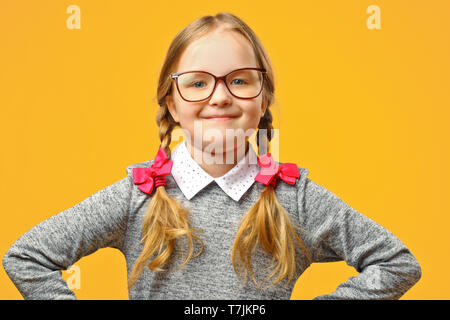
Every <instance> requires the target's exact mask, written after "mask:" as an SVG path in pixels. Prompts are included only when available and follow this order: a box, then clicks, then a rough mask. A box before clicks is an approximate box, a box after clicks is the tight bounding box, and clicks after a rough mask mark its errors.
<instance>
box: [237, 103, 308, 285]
mask: <svg viewBox="0 0 450 320" xmlns="http://www.w3.org/2000/svg"><path fill="white" fill-rule="evenodd" d="M258 129H259V130H265V131H266V132H265V134H260V132H259V130H258V133H257V136H256V143H257V145H258V154H259V155H262V154H265V153H267V152H268V148H267V147H268V146H269V142H270V140H271V139H272V129H273V126H272V113H271V112H270V110H269V109H268V108H267V109H266V112H265V113H264V116H263V117H262V118H261V120H260V122H259V124H258ZM262 133H264V132H262ZM295 241H296V242H297V243H299V244H300V246H301V247H302V248H303V250H304V252H305V253H306V258H307V259H308V261H309V263H311V258H310V255H309V252H308V250H307V248H306V247H305V245H304V244H303V242H302V240H301V238H300V237H299V236H298V235H297V233H296V230H295V224H293V223H292V221H291V219H290V217H289V214H288V212H287V211H286V210H285V209H284V208H283V207H282V205H281V204H280V202H279V201H278V199H277V197H276V194H275V190H274V187H273V186H271V185H267V186H266V187H265V188H264V190H263V191H262V193H261V195H260V197H259V198H258V200H257V201H256V203H255V204H254V205H253V206H252V207H251V208H250V210H249V211H248V212H247V213H246V214H245V215H244V216H243V217H242V219H241V222H240V225H239V229H238V231H237V234H236V238H235V241H234V244H233V249H232V264H233V268H234V270H235V272H236V273H238V274H239V275H240V276H242V277H243V278H244V279H245V280H246V279H247V276H248V274H249V275H250V276H251V278H252V280H253V282H254V283H255V284H256V285H257V286H258V288H260V289H261V286H260V285H259V284H258V283H257V281H256V278H255V276H254V274H253V270H252V267H251V253H252V251H253V250H254V248H255V247H256V246H257V245H258V244H259V245H260V247H261V248H262V249H263V250H264V251H265V252H267V253H269V254H271V255H272V257H273V262H274V265H273V266H274V269H273V271H272V273H271V274H270V275H269V276H268V277H267V278H266V279H264V281H263V282H266V281H267V280H269V279H270V278H273V277H275V276H276V275H277V273H278V275H277V277H276V278H275V280H274V281H273V283H272V285H274V284H276V283H278V282H280V281H282V280H283V279H285V278H286V277H287V282H290V281H291V279H292V277H293V276H294V272H295ZM286 284H287V283H286Z"/></svg>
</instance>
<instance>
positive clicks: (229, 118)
mask: <svg viewBox="0 0 450 320" xmlns="http://www.w3.org/2000/svg"><path fill="white" fill-rule="evenodd" d="M235 118H236V117H209V118H204V119H205V120H213V121H227V120H231V119H235Z"/></svg>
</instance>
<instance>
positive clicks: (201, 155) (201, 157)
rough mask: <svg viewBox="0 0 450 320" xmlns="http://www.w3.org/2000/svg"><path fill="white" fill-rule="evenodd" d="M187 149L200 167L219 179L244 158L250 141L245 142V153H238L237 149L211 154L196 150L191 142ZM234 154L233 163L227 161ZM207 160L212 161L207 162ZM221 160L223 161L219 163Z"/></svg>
mask: <svg viewBox="0 0 450 320" xmlns="http://www.w3.org/2000/svg"><path fill="white" fill-rule="evenodd" d="M186 147H187V149H188V151H189V153H190V154H191V156H192V159H194V160H195V162H197V163H198V165H199V166H200V167H201V168H202V169H203V170H205V172H207V173H208V174H209V175H210V176H211V177H213V178H218V177H221V176H223V175H224V174H226V173H227V172H228V171H230V170H231V169H232V168H234V166H236V164H237V163H238V162H239V161H240V160H241V159H242V158H243V157H245V155H246V154H247V152H248V148H249V147H250V144H249V142H248V141H246V142H245V153H244V152H242V151H241V152H238V150H239V147H237V146H236V147H235V148H234V149H233V150H229V151H226V152H223V153H220V154H215V153H211V152H208V151H204V150H199V149H196V148H195V147H194V146H192V145H191V144H190V143H189V142H187V143H186ZM230 152H232V153H233V161H230V159H227V155H228V157H230V155H229V153H230ZM205 159H210V161H206V160H205ZM218 160H221V161H218Z"/></svg>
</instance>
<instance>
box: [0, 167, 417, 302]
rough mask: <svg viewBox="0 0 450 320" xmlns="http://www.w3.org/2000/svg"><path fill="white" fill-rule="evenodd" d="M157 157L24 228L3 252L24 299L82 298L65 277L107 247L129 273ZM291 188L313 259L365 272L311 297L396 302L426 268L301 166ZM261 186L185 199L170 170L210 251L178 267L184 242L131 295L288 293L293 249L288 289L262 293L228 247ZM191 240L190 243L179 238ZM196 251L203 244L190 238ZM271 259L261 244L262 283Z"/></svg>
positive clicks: (286, 192)
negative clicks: (140, 182)
mask: <svg viewBox="0 0 450 320" xmlns="http://www.w3.org/2000/svg"><path fill="white" fill-rule="evenodd" d="M152 163H153V160H149V161H145V162H142V163H137V164H133V165H130V166H128V167H127V177H125V178H123V179H121V180H119V181H117V182H116V183H114V184H112V185H110V186H108V187H106V188H104V189H102V190H99V191H98V192H96V193H94V194H93V195H91V196H90V197H88V198H87V199H85V200H83V201H81V202H80V203H78V204H77V205H75V206H74V207H72V208H69V209H67V210H65V211H62V212H60V213H59V214H56V215H54V216H52V217H50V218H48V219H47V220H45V221H43V222H41V223H39V224H38V225H36V226H35V227H33V228H31V229H30V230H29V231H27V232H26V233H25V234H23V235H22V236H21V237H20V238H19V239H18V240H17V241H16V242H15V243H14V244H13V245H12V246H11V247H10V248H9V250H8V251H7V252H6V254H5V255H4V257H3V266H4V268H5V270H6V273H7V274H8V276H9V277H10V278H11V280H12V281H13V283H14V284H15V286H16V287H17V289H18V290H19V291H20V293H21V294H22V296H23V297H24V298H25V299H76V297H75V295H74V293H73V292H72V291H71V290H70V289H69V287H68V285H67V283H66V282H65V281H64V279H63V278H62V277H61V270H66V269H67V268H69V267H70V266H71V265H73V264H74V263H76V262H77V261H78V260H79V259H81V258H82V257H84V256H87V255H89V254H92V253H94V252H95V251H96V250H98V249H100V248H104V247H112V248H116V249H118V250H120V251H121V252H122V253H123V254H124V256H125V259H126V265H127V272H128V275H129V274H130V272H131V270H132V267H133V263H134V262H135V261H136V259H137V258H138V256H139V255H140V253H141V251H142V244H141V243H140V238H141V226H142V219H143V217H144V214H145V211H146V208H147V206H148V204H149V202H150V200H151V196H152V195H153V193H152V194H151V195H149V194H146V193H144V192H142V191H141V190H139V189H138V188H137V187H136V185H135V184H133V179H132V168H133V167H148V166H150V165H151V164H152ZM299 171H300V178H299V179H297V181H296V183H295V185H290V184H287V183H285V182H284V181H280V182H279V183H278V185H277V186H276V188H275V193H276V195H277V198H278V200H279V202H280V203H281V205H282V206H283V207H284V208H285V209H286V210H287V212H288V213H289V216H290V218H291V220H292V222H293V223H295V224H296V225H297V226H298V227H299V229H298V230H299V231H297V232H298V235H299V236H300V237H301V239H302V240H303V242H304V244H305V246H306V248H307V249H308V251H309V254H310V256H311V258H312V262H328V261H330V262H331V261H342V260H345V261H346V263H347V264H348V265H350V266H353V267H354V268H355V269H356V270H357V271H358V272H359V274H358V275H357V276H355V277H351V278H349V279H348V280H347V281H345V282H343V283H341V284H340V285H339V286H338V287H337V289H336V290H335V291H334V292H332V293H329V294H324V295H321V296H318V297H316V298H315V299H398V298H400V297H401V296H402V295H403V294H404V293H405V292H406V291H407V290H409V289H410V288H411V287H412V286H413V285H414V284H415V283H416V282H417V281H418V280H419V279H420V277H421V268H420V265H419V264H418V262H417V260H416V259H415V257H414V256H413V255H412V254H411V252H410V250H408V248H407V247H406V246H405V245H404V244H403V243H402V242H401V241H400V240H399V239H398V238H397V237H396V236H394V235H393V234H392V233H391V232H390V231H388V230H387V229H385V228H383V227H382V226H380V225H379V224H377V223H376V222H374V221H372V220H371V219H369V218H368V217H366V216H364V215H363V214H361V213H359V212H358V211H356V210H355V209H353V208H352V207H350V206H349V205H348V204H346V203H345V202H344V201H343V200H341V199H340V198H339V197H337V196H336V195H335V194H333V193H332V192H331V191H329V190H327V189H325V188H324V187H322V186H320V185H319V184H317V183H315V182H314V181H312V180H310V179H309V178H308V172H309V171H308V169H305V168H301V167H299ZM264 187H265V186H264V185H263V184H261V183H258V182H255V183H254V184H253V185H252V186H251V187H250V188H249V189H248V190H247V192H246V193H245V194H244V195H243V196H242V198H241V199H240V200H239V201H232V200H231V199H230V198H229V196H228V195H227V194H225V193H224V191H223V190H222V189H220V188H219V186H218V185H217V183H216V182H214V181H213V182H212V183H210V184H209V185H207V186H206V187H205V188H204V189H202V190H201V191H200V192H199V193H198V194H197V195H196V196H195V197H193V198H192V199H191V200H187V199H186V197H185V196H184V195H183V193H182V192H181V191H180V189H179V188H178V186H177V184H176V182H175V180H174V179H173V177H172V176H171V175H168V176H166V190H167V193H168V194H169V195H171V196H172V197H175V198H176V199H177V200H178V201H179V202H180V203H181V204H182V205H183V206H184V207H185V208H187V209H188V210H189V212H190V214H189V216H190V219H191V222H192V224H191V227H192V228H195V229H201V230H203V233H202V234H199V236H200V237H201V238H202V239H203V241H204V243H205V250H204V252H203V253H202V254H201V255H200V256H198V257H195V258H192V259H191V260H190V261H189V263H188V264H187V265H186V266H185V267H184V268H182V269H180V270H176V267H177V266H179V265H180V264H181V262H182V261H183V259H182V257H184V256H180V253H182V251H183V250H184V249H183V247H180V245H179V244H180V242H178V245H177V247H176V250H175V255H173V256H172V259H171V263H170V264H169V265H168V266H167V269H168V270H167V271H165V272H153V271H151V270H149V269H148V268H145V269H144V271H143V273H142V275H141V277H140V279H139V280H138V282H137V283H136V285H135V286H134V287H133V288H132V289H131V291H130V292H129V298H130V299H205V300H207V299H243V300H246V299H247V300H253V299H255V300H262V299H279V300H282V299H289V298H290V297H291V293H292V289H293V287H294V285H295V280H296V279H298V277H300V276H301V274H302V273H303V272H304V271H305V269H306V268H307V267H308V266H309V262H308V260H307V259H306V256H305V254H304V252H303V250H302V249H301V248H299V246H297V248H296V271H295V275H294V278H293V281H291V282H290V283H289V284H288V285H287V286H285V284H286V283H285V282H280V283H279V284H278V285H276V286H274V287H270V288H268V289H263V290H260V289H258V288H257V287H256V286H255V284H254V283H253V282H252V281H251V280H249V281H248V282H247V283H246V284H244V283H243V282H242V281H241V279H240V278H239V277H238V276H237V275H236V273H235V272H234V269H233V266H232V263H231V248H232V246H233V241H234V239H235V236H236V232H237V229H238V225H239V222H240V219H241V217H242V216H243V215H244V214H245V213H246V212H247V211H248V210H249V209H250V208H251V206H252V205H253V204H254V203H255V201H256V200H257V199H258V196H259V195H260V193H261V191H262V190H263V188H264ZM181 243H183V244H185V243H186V242H185V241H183V242H181ZM194 245H195V252H197V251H198V250H199V249H200V244H199V243H198V241H195V240H194ZM269 266H271V257H270V256H268V255H267V254H266V253H265V252H264V251H263V250H262V249H260V247H259V246H258V247H257V249H256V251H255V254H254V255H253V256H252V268H253V271H254V273H255V277H256V279H257V280H258V281H259V282H260V283H261V281H262V280H263V279H264V278H265V277H266V276H267V275H269V274H270V272H271V271H272V269H269V270H267V269H266V270H264V269H265V268H267V267H269Z"/></svg>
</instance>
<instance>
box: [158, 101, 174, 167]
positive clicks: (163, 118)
mask: <svg viewBox="0 0 450 320" xmlns="http://www.w3.org/2000/svg"><path fill="white" fill-rule="evenodd" d="M156 123H157V124H158V127H159V132H158V134H159V140H160V141H161V145H160V147H161V148H162V149H163V150H164V151H165V152H166V154H167V157H168V158H169V159H170V156H171V154H172V153H171V151H170V147H169V146H170V142H171V141H172V134H171V133H172V130H173V128H175V126H176V124H177V123H176V122H175V120H173V118H172V115H171V114H170V112H169V110H168V108H167V107H166V106H162V107H160V108H159V110H158V112H157V114H156Z"/></svg>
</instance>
